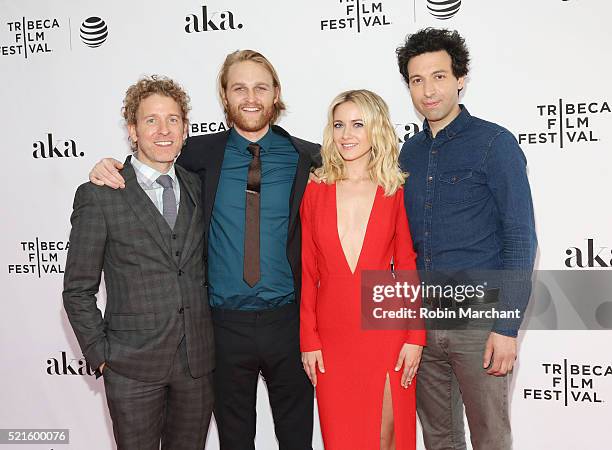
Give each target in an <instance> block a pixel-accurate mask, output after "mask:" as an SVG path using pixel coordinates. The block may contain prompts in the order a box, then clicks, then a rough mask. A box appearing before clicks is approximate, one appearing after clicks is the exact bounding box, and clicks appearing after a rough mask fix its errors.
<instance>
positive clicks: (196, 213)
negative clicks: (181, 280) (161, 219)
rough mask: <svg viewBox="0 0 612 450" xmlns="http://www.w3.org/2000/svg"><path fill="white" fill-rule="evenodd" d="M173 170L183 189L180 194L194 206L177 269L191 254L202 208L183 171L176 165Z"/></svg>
mask: <svg viewBox="0 0 612 450" xmlns="http://www.w3.org/2000/svg"><path fill="white" fill-rule="evenodd" d="M174 168H175V170H176V174H177V177H178V178H179V182H180V183H181V189H183V191H182V192H184V193H185V195H187V196H188V197H189V199H191V203H192V204H193V205H194V208H193V213H192V214H191V221H190V223H189V227H188V228H187V234H186V236H185V244H184V246H183V250H182V252H181V260H180V263H179V267H182V266H183V264H185V262H186V261H187V260H188V257H189V256H190V254H191V248H192V246H193V245H194V238H195V237H196V236H198V235H199V234H198V230H197V227H198V226H199V227H201V226H202V224H201V223H200V220H201V218H202V208H201V207H200V199H199V198H198V197H197V195H196V191H195V189H194V186H193V184H192V183H191V180H190V179H189V177H188V176H187V175H186V173H185V170H184V169H183V168H182V167H180V166H178V165H175V166H174ZM196 244H197V242H196Z"/></svg>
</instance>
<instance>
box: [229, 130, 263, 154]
mask: <svg viewBox="0 0 612 450" xmlns="http://www.w3.org/2000/svg"><path fill="white" fill-rule="evenodd" d="M273 137H274V132H273V131H272V127H270V128H268V131H267V133H266V134H264V135H263V136H262V137H261V139H259V140H258V141H257V142H255V143H256V144H259V146H260V147H261V152H262V153H265V152H266V151H268V150H270V146H271V145H272V139H273ZM229 143H230V144H233V145H234V146H235V147H236V148H238V149H239V150H241V151H245V152H247V153H249V150H248V147H249V144H251V143H252V142H251V141H249V140H248V139H246V138H244V137H243V136H241V135H240V133H238V132H237V131H236V129H235V128H234V127H232V130H231V131H230V135H229Z"/></svg>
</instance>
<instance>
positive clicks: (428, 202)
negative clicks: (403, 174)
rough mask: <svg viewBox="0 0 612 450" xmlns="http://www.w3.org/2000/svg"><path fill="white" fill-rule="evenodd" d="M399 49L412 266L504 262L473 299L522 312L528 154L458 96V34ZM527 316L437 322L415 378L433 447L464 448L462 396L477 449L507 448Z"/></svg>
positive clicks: (531, 252) (463, 67) (434, 34)
mask: <svg viewBox="0 0 612 450" xmlns="http://www.w3.org/2000/svg"><path fill="white" fill-rule="evenodd" d="M397 58H398V65H399V70H400V73H401V74H402V76H403V78H404V80H405V81H406V83H407V84H408V88H409V89H410V96H411V97H412V102H413V105H414V107H415V108H416V109H417V111H418V112H419V113H421V114H422V115H423V116H424V118H425V122H424V125H423V130H422V131H421V132H420V133H417V134H416V135H415V136H413V137H412V138H411V139H409V140H408V141H407V142H406V143H405V144H404V146H403V148H402V151H401V155H400V164H401V166H402V169H404V170H405V171H407V172H409V174H410V175H409V177H408V181H407V183H406V187H405V189H404V192H405V206H406V210H407V212H408V217H409V219H410V231H411V234H412V237H413V241H414V246H415V249H416V251H417V255H418V259H417V267H418V269H420V270H421V271H424V272H423V274H424V275H425V276H428V273H429V274H431V273H432V272H433V271H463V272H464V273H465V272H466V271H467V272H468V273H472V271H475V270H477V271H482V270H486V271H497V272H496V273H498V274H503V275H502V276H501V280H502V282H501V284H500V285H498V286H491V285H489V288H490V289H488V290H487V291H486V292H485V293H484V295H483V296H481V297H478V298H476V299H474V300H473V302H472V304H471V306H473V307H475V308H479V309H491V308H498V309H500V310H516V309H518V310H519V311H520V312H521V316H522V313H523V312H524V311H525V309H526V307H527V302H528V301H529V295H530V289H531V283H530V276H531V271H532V269H533V264H534V259H535V253H536V246H537V240H536V234H535V225H534V214H533V205H532V201H531V193H530V189H529V182H528V179H527V173H526V159H525V156H524V154H523V152H522V151H521V149H520V147H519V145H518V143H517V141H516V139H515V138H514V137H513V136H512V134H511V133H510V132H509V131H508V130H506V129H505V128H503V127H501V126H499V125H496V124H494V123H491V122H487V121H484V120H481V119H478V118H476V117H474V116H472V115H470V113H469V112H468V110H467V108H465V106H463V105H461V104H459V93H460V92H461V90H462V89H463V87H464V85H465V81H466V76H467V74H468V64H469V60H470V58H469V53H468V49H467V48H466V45H465V42H464V39H463V38H462V37H461V36H460V35H459V33H457V32H456V31H449V30H444V29H434V28H427V29H423V30H420V31H418V32H417V33H414V34H412V35H409V36H408V37H407V39H406V41H405V43H404V44H403V45H402V46H401V47H399V48H398V49H397ZM509 274H512V279H511V281H509V280H507V279H508V278H509ZM498 276H499V275H498ZM500 287H502V288H501V289H500ZM424 301H425V302H426V303H427V302H428V303H429V304H428V306H429V307H431V308H437V309H439V308H442V309H451V308H454V307H457V303H456V301H455V299H444V298H433V299H424ZM458 301H459V300H457V302H458ZM520 323H521V320H520V318H519V319H497V320H495V321H493V320H491V321H490V322H487V323H485V324H483V323H482V322H480V323H478V325H479V326H478V327H477V326H476V323H473V322H470V321H467V322H466V323H462V324H461V327H462V328H461V329H448V328H449V327H445V326H440V324H437V323H433V324H431V325H434V326H433V327H430V329H429V330H428V334H427V343H428V347H426V348H425V350H424V352H423V357H422V360H421V367H420V370H419V377H418V378H419V381H418V385H417V410H418V414H419V418H420V420H421V425H422V429H423V434H424V440H425V446H426V447H427V449H429V450H451V449H452V450H462V449H465V448H466V445H465V435H464V428H463V407H464V405H465V412H466V415H467V418H468V423H469V425H470V434H471V440H472V445H473V448H474V449H475V450H508V449H510V448H511V446H512V438H511V429H510V420H509V412H508V386H509V382H510V374H511V371H512V367H513V365H514V361H515V358H516V354H517V343H516V336H517V331H518V328H519V326H520ZM446 325H449V324H448V323H447V324H446ZM432 328H433V329H432ZM444 328H446V329H444Z"/></svg>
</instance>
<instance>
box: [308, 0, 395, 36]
mask: <svg viewBox="0 0 612 450" xmlns="http://www.w3.org/2000/svg"><path fill="white" fill-rule="evenodd" d="M339 3H340V6H341V7H342V8H343V10H344V17H337V18H333V19H321V23H320V27H321V31H323V30H355V31H357V33H361V32H362V31H363V29H365V28H371V27H383V26H387V25H391V22H390V21H389V18H388V17H387V16H386V14H385V13H384V11H383V3H382V2H366V1H363V0H361V1H360V0H339Z"/></svg>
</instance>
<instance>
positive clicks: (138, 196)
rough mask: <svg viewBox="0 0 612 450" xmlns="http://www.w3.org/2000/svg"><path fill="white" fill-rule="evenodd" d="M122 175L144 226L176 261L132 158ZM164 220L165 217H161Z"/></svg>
mask: <svg viewBox="0 0 612 450" xmlns="http://www.w3.org/2000/svg"><path fill="white" fill-rule="evenodd" d="M121 175H122V176H123V178H124V179H125V189H123V190H122V191H121V192H122V193H123V195H124V197H125V199H126V201H127V202H128V204H129V205H130V207H131V208H132V210H133V211H134V214H136V217H138V220H140V223H141V224H142V226H143V227H144V228H145V229H146V230H147V231H148V232H149V234H150V235H151V237H152V238H153V240H154V241H155V243H156V244H157V245H158V246H159V247H160V248H161V249H162V250H163V251H164V252H165V253H166V255H168V258H169V260H170V261H174V259H173V258H172V253H171V251H170V243H169V242H167V241H166V239H164V236H163V234H162V231H161V230H160V229H159V226H158V222H159V219H160V217H161V215H160V214H159V211H158V210H157V208H155V205H154V204H153V202H152V201H151V199H150V198H149V197H148V196H147V194H146V193H145V192H144V191H143V190H142V188H141V187H140V185H139V184H138V180H137V179H136V174H135V173H134V168H133V167H132V165H131V164H130V158H129V157H128V159H127V160H126V161H125V165H124V168H123V169H122V170H121ZM161 220H163V218H162V219H161Z"/></svg>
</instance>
